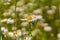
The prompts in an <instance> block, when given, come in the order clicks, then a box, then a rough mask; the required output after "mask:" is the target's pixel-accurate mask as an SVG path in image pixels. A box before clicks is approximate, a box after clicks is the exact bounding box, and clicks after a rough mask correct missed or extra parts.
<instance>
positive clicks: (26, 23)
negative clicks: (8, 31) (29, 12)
mask: <svg viewBox="0 0 60 40" xmlns="http://www.w3.org/2000/svg"><path fill="white" fill-rule="evenodd" d="M28 24H29V23H28V22H22V23H21V26H28Z"/></svg>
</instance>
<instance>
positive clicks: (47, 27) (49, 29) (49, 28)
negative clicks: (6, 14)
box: [44, 26, 52, 32]
mask: <svg viewBox="0 0 60 40" xmlns="http://www.w3.org/2000/svg"><path fill="white" fill-rule="evenodd" d="M51 30H52V28H51V27H50V26H46V27H44V31H47V32H49V31H51Z"/></svg>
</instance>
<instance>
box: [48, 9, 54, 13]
mask: <svg viewBox="0 0 60 40" xmlns="http://www.w3.org/2000/svg"><path fill="white" fill-rule="evenodd" d="M47 13H48V14H54V13H55V10H52V9H51V10H47Z"/></svg>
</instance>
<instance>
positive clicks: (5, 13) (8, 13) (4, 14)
mask: <svg viewBox="0 0 60 40" xmlns="http://www.w3.org/2000/svg"><path fill="white" fill-rule="evenodd" d="M10 14H11V13H10V12H4V13H3V16H9V15H10Z"/></svg>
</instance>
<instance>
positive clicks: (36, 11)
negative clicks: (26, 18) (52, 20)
mask: <svg viewBox="0 0 60 40" xmlns="http://www.w3.org/2000/svg"><path fill="white" fill-rule="evenodd" d="M33 13H34V14H42V9H37V10H34V11H33Z"/></svg>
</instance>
